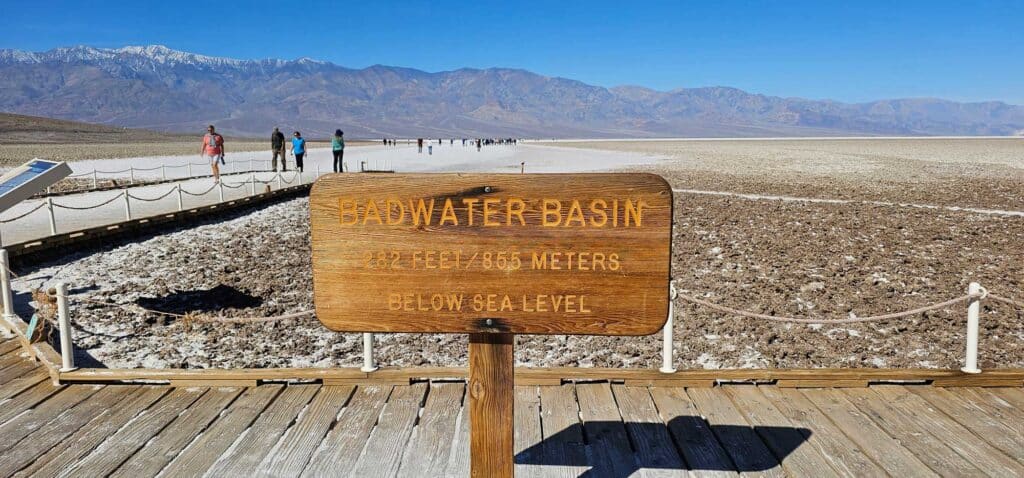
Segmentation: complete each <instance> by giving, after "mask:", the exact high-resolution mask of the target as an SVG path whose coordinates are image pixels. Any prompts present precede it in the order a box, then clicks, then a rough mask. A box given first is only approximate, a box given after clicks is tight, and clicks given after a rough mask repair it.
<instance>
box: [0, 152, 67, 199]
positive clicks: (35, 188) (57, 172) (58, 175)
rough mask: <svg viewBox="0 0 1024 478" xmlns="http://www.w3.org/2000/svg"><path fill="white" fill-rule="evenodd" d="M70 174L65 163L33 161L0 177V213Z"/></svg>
mask: <svg viewBox="0 0 1024 478" xmlns="http://www.w3.org/2000/svg"><path fill="white" fill-rule="evenodd" d="M69 174H71V168H70V167H68V165H67V163H62V162H54V161H45V160H42V159H33V160H32V161H29V162H27V163H25V164H23V165H21V166H18V167H16V168H12V169H11V170H10V171H7V172H6V173H4V174H3V175H2V176H0V211H6V210H7V209H10V208H11V207H13V206H14V205H15V204H18V203H19V202H21V201H24V200H26V199H28V198H30V197H32V195H33V194H36V193H39V192H41V191H45V190H46V188H48V187H50V186H51V185H52V184H54V183H56V182H57V181H60V180H61V179H64V178H65V177H66V176H67V175H69Z"/></svg>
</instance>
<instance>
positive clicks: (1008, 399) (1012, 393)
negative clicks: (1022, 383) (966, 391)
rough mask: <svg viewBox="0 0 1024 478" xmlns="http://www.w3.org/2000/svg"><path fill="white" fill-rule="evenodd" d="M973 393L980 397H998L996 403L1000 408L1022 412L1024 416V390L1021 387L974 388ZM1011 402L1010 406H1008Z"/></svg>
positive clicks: (1023, 416)
mask: <svg viewBox="0 0 1024 478" xmlns="http://www.w3.org/2000/svg"><path fill="white" fill-rule="evenodd" d="M970 391H971V392H972V393H974V394H975V395H977V396H979V397H985V396H989V397H996V398H997V399H998V400H995V401H994V403H995V404H996V405H997V406H999V407H1000V408H1004V409H1008V410H1011V411H1014V412H1020V415H1021V416H1022V418H1024V390H1022V389H1020V388H998V389H973V390H970ZM1007 404H1009V406H1007Z"/></svg>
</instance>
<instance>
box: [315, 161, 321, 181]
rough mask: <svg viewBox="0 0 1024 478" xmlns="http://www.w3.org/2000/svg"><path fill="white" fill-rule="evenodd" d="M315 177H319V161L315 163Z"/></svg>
mask: <svg viewBox="0 0 1024 478" xmlns="http://www.w3.org/2000/svg"><path fill="white" fill-rule="evenodd" d="M315 166H316V177H318V178H319V177H320V163H316V165H315Z"/></svg>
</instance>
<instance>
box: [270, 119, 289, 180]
mask: <svg viewBox="0 0 1024 478" xmlns="http://www.w3.org/2000/svg"><path fill="white" fill-rule="evenodd" d="M270 151H271V152H272V153H273V155H274V156H273V158H272V159H271V160H270V169H272V170H274V171H277V157H278V156H281V171H287V170H288V165H287V164H285V162H284V133H282V132H281V130H279V129H277V128H276V127H275V128H274V132H273V133H270Z"/></svg>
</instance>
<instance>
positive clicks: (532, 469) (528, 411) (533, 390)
mask: <svg viewBox="0 0 1024 478" xmlns="http://www.w3.org/2000/svg"><path fill="white" fill-rule="evenodd" d="M537 388H538V387H537V386H536V385H517V386H516V397H515V421H516V422H515V449H514V450H515V454H516V456H515V462H516V468H515V473H516V475H518V476H539V475H541V474H542V472H543V470H542V469H541V468H540V467H541V466H543V465H538V464H537V463H538V461H539V460H540V459H541V458H542V457H543V454H542V453H541V451H540V448H539V446H540V444H541V443H542V442H543V441H544V432H543V431H542V430H541V423H540V391H539V390H537Z"/></svg>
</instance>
